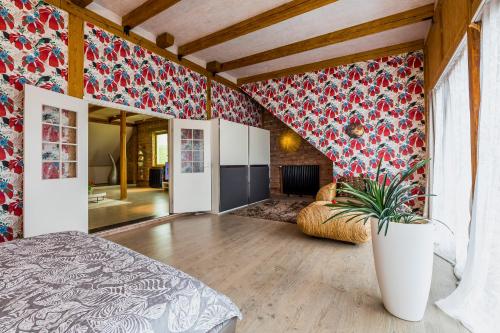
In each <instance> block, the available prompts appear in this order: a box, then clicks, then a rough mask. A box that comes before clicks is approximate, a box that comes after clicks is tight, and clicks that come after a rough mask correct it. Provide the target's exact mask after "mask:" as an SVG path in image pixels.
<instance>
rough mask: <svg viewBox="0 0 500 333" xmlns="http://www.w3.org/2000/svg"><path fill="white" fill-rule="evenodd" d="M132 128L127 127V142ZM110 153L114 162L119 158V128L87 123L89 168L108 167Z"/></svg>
mask: <svg viewBox="0 0 500 333" xmlns="http://www.w3.org/2000/svg"><path fill="white" fill-rule="evenodd" d="M131 136H132V128H131V127H127V142H128V140H129V139H130V137H131ZM108 153H111V155H112V156H113V158H114V159H115V161H117V160H118V158H119V157H120V126H116V125H108V124H99V123H89V166H90V167H96V166H109V165H111V161H110V159H109V157H108Z"/></svg>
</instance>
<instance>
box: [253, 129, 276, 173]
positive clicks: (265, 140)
mask: <svg viewBox="0 0 500 333" xmlns="http://www.w3.org/2000/svg"><path fill="white" fill-rule="evenodd" d="M248 133H249V139H248V140H249V164H250V165H268V164H270V163H271V156H270V155H271V154H270V149H271V148H270V145H271V140H270V133H269V131H268V130H264V129H262V128H257V127H249V128H248Z"/></svg>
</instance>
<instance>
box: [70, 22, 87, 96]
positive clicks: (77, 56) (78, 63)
mask: <svg viewBox="0 0 500 333" xmlns="http://www.w3.org/2000/svg"><path fill="white" fill-rule="evenodd" d="M68 50H69V52H68V95H70V96H73V97H77V98H82V97H83V52H84V51H83V50H84V40H83V20H82V18H81V17H79V16H76V15H74V14H69V23H68Z"/></svg>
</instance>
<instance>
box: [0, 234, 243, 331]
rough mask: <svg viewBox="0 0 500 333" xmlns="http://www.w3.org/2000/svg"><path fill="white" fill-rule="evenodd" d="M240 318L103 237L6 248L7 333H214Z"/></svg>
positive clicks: (47, 239)
mask: <svg viewBox="0 0 500 333" xmlns="http://www.w3.org/2000/svg"><path fill="white" fill-rule="evenodd" d="M233 317H238V318H240V319H241V314H240V311H239V310H238V308H237V307H236V306H235V305H234V304H233V303H232V302H231V300H229V298H227V297H226V296H224V295H222V294H220V293H218V292H216V291H215V290H213V289H211V288H209V287H207V286H206V285H205V284H203V283H202V282H200V281H198V280H196V279H195V278H193V277H191V276H189V275H187V274H185V273H183V272H181V271H179V270H177V269H175V268H173V267H170V266H168V265H165V264H162V263H160V262H157V261H155V260H153V259H150V258H148V257H145V256H143V255H141V254H139V253H136V252H134V251H131V250H129V249H127V248H125V247H122V246H120V245H118V244H115V243H112V242H110V241H107V240H104V239H102V238H99V237H95V236H89V235H87V234H84V233H80V232H63V233H55V234H49V235H43V236H37V237H32V238H27V239H22V240H17V241H12V242H8V243H4V244H1V245H0V332H21V331H22V332H40V331H41V332H75V333H76V332H207V331H209V330H211V329H212V328H214V327H215V326H217V325H219V324H221V323H222V322H224V321H226V320H228V319H230V318H233Z"/></svg>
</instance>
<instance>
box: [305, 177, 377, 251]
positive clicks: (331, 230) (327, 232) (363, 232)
mask: <svg viewBox="0 0 500 333" xmlns="http://www.w3.org/2000/svg"><path fill="white" fill-rule="evenodd" d="M316 199H317V200H320V199H321V200H320V201H315V202H313V203H311V204H310V205H309V206H307V207H305V208H304V209H302V210H301V211H300V213H299V215H298V216H297V225H298V227H299V229H300V230H301V231H302V232H303V233H305V234H306V235H310V236H315V237H321V238H330V239H335V240H339V241H344V242H350V243H355V244H360V243H365V242H367V241H369V240H370V239H371V232H370V225H369V224H368V223H367V224H363V223H362V222H357V223H356V222H352V221H350V222H346V221H347V219H348V217H338V218H334V219H332V220H330V221H329V222H327V223H323V222H324V221H326V220H327V219H328V218H329V217H331V216H332V215H333V214H335V210H333V209H331V208H329V207H326V206H325V205H326V204H328V203H330V202H331V201H332V200H337V201H340V200H347V199H349V198H344V197H336V184H335V183H332V184H328V185H326V186H323V187H322V188H321V189H320V190H319V192H318V194H317V196H316Z"/></svg>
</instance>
